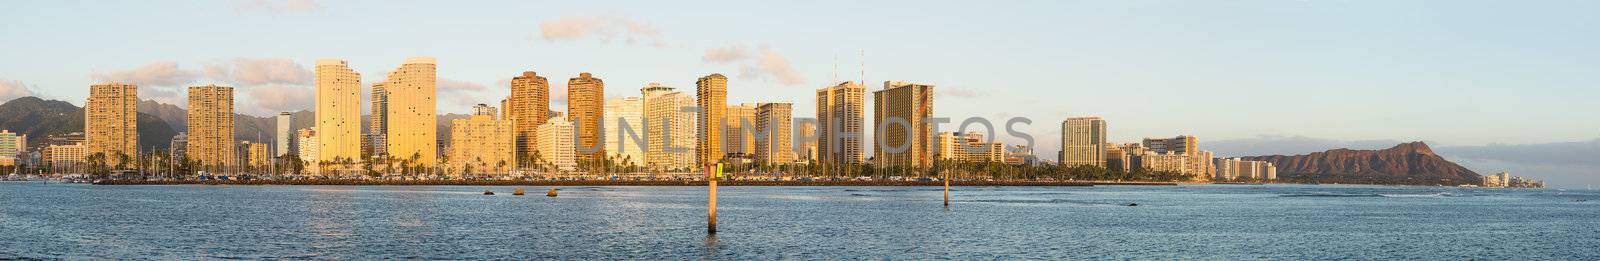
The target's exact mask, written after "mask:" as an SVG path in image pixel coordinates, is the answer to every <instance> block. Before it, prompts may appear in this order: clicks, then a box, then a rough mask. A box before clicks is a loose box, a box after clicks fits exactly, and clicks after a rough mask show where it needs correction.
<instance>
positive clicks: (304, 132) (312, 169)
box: [295, 128, 322, 174]
mask: <svg viewBox="0 0 1600 261" xmlns="http://www.w3.org/2000/svg"><path fill="white" fill-rule="evenodd" d="M295 140H296V141H298V142H297V143H300V148H299V149H300V151H298V152H296V155H299V156H300V161H301V162H302V163H305V166H306V173H308V174H316V173H319V171H320V170H321V166H322V164H319V163H320V162H318V161H317V160H316V159H317V148H318V147H321V146H317V130H316V129H314V128H304V129H300V130H299V131H295Z"/></svg>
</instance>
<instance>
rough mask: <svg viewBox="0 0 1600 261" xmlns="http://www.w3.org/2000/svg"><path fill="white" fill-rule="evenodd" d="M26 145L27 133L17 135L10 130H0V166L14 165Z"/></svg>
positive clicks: (25, 148)
mask: <svg viewBox="0 0 1600 261" xmlns="http://www.w3.org/2000/svg"><path fill="white" fill-rule="evenodd" d="M27 147H28V135H18V134H17V133H14V132H11V131H10V130H0V166H16V165H17V162H18V161H21V160H19V159H26V158H27V157H23V156H22V155H23V152H24V151H26V150H27Z"/></svg>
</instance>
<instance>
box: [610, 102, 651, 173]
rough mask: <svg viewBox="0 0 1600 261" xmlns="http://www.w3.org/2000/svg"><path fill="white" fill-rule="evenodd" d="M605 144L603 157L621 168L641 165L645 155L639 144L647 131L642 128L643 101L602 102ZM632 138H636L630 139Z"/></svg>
mask: <svg viewBox="0 0 1600 261" xmlns="http://www.w3.org/2000/svg"><path fill="white" fill-rule="evenodd" d="M605 114H606V117H605V124H604V125H605V130H606V131H605V137H604V138H605V141H606V157H610V158H612V160H613V161H616V162H617V164H619V165H622V166H644V165H645V155H644V150H643V149H641V146H642V145H643V144H640V141H642V140H643V139H644V138H645V135H647V134H646V132H647V130H645V126H644V98H640V97H624V98H617V99H610V100H606V112H605ZM634 137H639V138H638V139H634Z"/></svg>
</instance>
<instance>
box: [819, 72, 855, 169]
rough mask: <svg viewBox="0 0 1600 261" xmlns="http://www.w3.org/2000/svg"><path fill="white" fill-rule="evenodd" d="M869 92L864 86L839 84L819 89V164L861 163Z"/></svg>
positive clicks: (850, 83) (853, 83) (849, 83)
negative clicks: (867, 92)
mask: <svg viewBox="0 0 1600 261" xmlns="http://www.w3.org/2000/svg"><path fill="white" fill-rule="evenodd" d="M866 91H867V88H866V86H865V85H863V84H862V83H856V82H840V83H839V84H836V85H833V86H829V87H823V88H822V89H817V125H815V126H816V127H815V128H814V130H813V131H815V132H816V137H817V140H816V148H817V158H816V159H817V161H819V162H828V163H843V164H850V163H862V161H863V160H864V159H865V157H866V154H865V153H864V152H863V150H862V147H861V146H862V143H861V142H862V139H863V137H865V136H863V135H865V133H864V132H862V130H863V129H862V128H863V126H864V125H865V124H866V123H865V120H866V117H867V116H866V110H867V109H866Z"/></svg>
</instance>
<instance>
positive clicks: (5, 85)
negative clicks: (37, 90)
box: [0, 80, 34, 103]
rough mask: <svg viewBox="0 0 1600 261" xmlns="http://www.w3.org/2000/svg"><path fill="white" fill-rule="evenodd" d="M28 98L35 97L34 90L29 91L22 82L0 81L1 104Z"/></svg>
mask: <svg viewBox="0 0 1600 261" xmlns="http://www.w3.org/2000/svg"><path fill="white" fill-rule="evenodd" d="M28 96H34V93H33V90H29V89H28V85H25V84H22V81H11V80H0V103H5V102H8V101H11V100H12V99H16V98H22V97H28Z"/></svg>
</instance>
